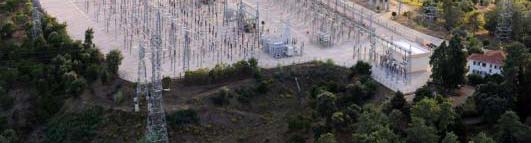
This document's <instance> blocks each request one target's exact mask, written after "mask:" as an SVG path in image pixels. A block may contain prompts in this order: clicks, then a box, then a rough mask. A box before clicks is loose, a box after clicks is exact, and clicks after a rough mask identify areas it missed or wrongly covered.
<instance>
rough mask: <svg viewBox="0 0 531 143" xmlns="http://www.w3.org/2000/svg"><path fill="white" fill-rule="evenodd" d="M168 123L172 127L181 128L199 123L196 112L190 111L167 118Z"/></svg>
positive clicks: (180, 112) (182, 111)
mask: <svg viewBox="0 0 531 143" xmlns="http://www.w3.org/2000/svg"><path fill="white" fill-rule="evenodd" d="M168 122H169V123H170V125H172V126H182V125H187V124H197V123H199V116H198V115H197V112H196V111H195V110H192V109H186V110H180V111H177V112H175V113H173V114H170V115H169V117H168Z"/></svg>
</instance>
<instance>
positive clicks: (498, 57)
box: [467, 50, 505, 65]
mask: <svg viewBox="0 0 531 143" xmlns="http://www.w3.org/2000/svg"><path fill="white" fill-rule="evenodd" d="M467 59H468V60H474V61H480V62H485V63H490V64H495V65H503V61H504V60H505V53H504V52H503V51H495V50H493V51H487V52H486V53H484V54H472V55H470V56H468V58H467Z"/></svg>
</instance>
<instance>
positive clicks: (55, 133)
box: [44, 107, 104, 143]
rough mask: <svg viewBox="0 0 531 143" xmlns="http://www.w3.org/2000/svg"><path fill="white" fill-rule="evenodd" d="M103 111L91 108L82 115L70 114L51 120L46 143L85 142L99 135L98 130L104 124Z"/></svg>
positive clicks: (46, 132)
mask: <svg viewBox="0 0 531 143" xmlns="http://www.w3.org/2000/svg"><path fill="white" fill-rule="evenodd" d="M103 113H104V111H103V109H102V108H96V107H95V108H91V109H88V110H86V111H83V112H81V113H68V114H65V115H62V116H60V117H58V118H55V119H52V120H50V122H49V123H48V124H47V128H46V129H45V130H44V132H45V135H46V138H45V140H44V142H48V143H62V142H84V141H90V140H91V139H93V137H94V136H95V135H96V134H97V131H96V129H97V128H98V127H99V125H100V124H101V123H102V122H103V120H104V118H103Z"/></svg>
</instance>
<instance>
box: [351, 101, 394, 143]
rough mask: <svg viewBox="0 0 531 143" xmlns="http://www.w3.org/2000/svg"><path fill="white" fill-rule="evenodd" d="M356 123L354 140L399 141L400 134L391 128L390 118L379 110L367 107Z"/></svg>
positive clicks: (392, 142)
mask: <svg viewBox="0 0 531 143" xmlns="http://www.w3.org/2000/svg"><path fill="white" fill-rule="evenodd" d="M370 108H372V107H370ZM367 110H368V111H364V112H363V114H362V115H361V116H360V118H359V121H358V122H357V123H356V132H355V133H354V134H353V135H352V137H353V140H354V142H357V143H373V142H386V143H398V142H400V140H399V136H398V135H396V134H395V133H394V132H393V131H392V130H391V129H390V128H389V125H388V123H389V119H388V118H387V116H385V114H383V113H382V112H381V111H379V110H373V109H367Z"/></svg>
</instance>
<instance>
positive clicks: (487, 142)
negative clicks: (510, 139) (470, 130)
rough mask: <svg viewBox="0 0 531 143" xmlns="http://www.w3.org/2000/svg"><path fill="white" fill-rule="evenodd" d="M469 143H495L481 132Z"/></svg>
mask: <svg viewBox="0 0 531 143" xmlns="http://www.w3.org/2000/svg"><path fill="white" fill-rule="evenodd" d="M470 143H496V141H494V139H492V138H491V137H488V136H487V134H485V133H483V132H481V133H479V134H478V135H476V136H475V137H474V138H472V141H471V142H470Z"/></svg>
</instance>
